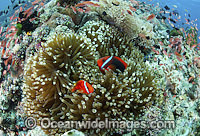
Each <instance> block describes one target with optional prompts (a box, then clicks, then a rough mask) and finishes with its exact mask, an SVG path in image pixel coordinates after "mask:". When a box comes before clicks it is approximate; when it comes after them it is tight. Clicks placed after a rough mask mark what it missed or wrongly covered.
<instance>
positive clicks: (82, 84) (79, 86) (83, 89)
mask: <svg viewBox="0 0 200 136" xmlns="http://www.w3.org/2000/svg"><path fill="white" fill-rule="evenodd" d="M76 90H78V91H79V92H80V93H85V94H89V93H93V92H94V88H93V87H92V85H91V84H89V83H88V82H86V81H84V80H79V81H78V82H77V83H76V84H75V86H74V88H73V89H72V92H74V91H76Z"/></svg>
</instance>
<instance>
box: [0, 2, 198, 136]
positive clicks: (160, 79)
mask: <svg viewBox="0 0 200 136" xmlns="http://www.w3.org/2000/svg"><path fill="white" fill-rule="evenodd" d="M24 4H25V3H24ZM24 4H22V3H21V4H20V5H21V6H20V7H19V9H17V10H16V11H15V13H14V14H13V15H12V17H10V19H7V20H6V21H7V22H8V20H10V22H9V23H10V24H3V25H2V26H1V27H0V35H1V37H0V39H1V41H0V47H1V50H0V51H1V54H0V55H1V58H0V98H1V99H0V129H1V130H0V133H2V135H6V134H8V135H43V136H45V135H63V136H64V135H94V136H95V135H99V136H100V135H123V134H127V133H129V132H130V133H129V134H128V135H139V136H142V135H166V136H167V135H172V134H174V135H199V128H200V123H199V120H200V116H199V115H200V106H199V104H200V99H199V98H200V96H199V94H200V57H199V56H200V52H199V49H200V44H198V42H197V40H198V29H197V27H196V26H195V25H194V26H190V27H188V28H185V29H184V28H177V24H175V23H174V22H176V20H178V21H179V19H180V16H179V15H178V14H177V13H176V12H173V11H170V10H169V11H165V10H164V9H163V8H160V6H159V5H154V6H152V5H149V4H148V3H145V2H139V1H135V0H130V1H124V0H94V1H80V0H74V1H72V0H50V1H49V0H48V1H46V2H45V1H38V0H36V1H34V2H29V4H30V5H31V7H29V6H30V5H29V4H28V3H27V5H24ZM168 13H169V16H167V15H168ZM172 16H173V17H172ZM151 17H152V18H151ZM166 21H168V22H166ZM186 21H187V19H186ZM191 22H192V23H194V22H193V21H191ZM187 23H189V22H187ZM192 23H191V24H192ZM15 24H16V25H15ZM178 27H179V26H178ZM105 56H117V57H119V58H121V59H122V60H123V61H124V62H125V63H126V64H127V68H125V70H124V71H123V72H122V71H120V70H118V69H117V70H116V71H112V68H111V69H110V70H108V71H107V70H106V71H105V72H103V73H102V72H101V71H100V69H99V67H98V65H97V60H99V59H100V58H103V57H105ZM79 80H84V81H86V82H88V83H89V84H91V86H92V87H93V88H94V92H92V93H90V94H84V93H81V92H79V91H77V90H76V91H74V92H72V91H71V90H72V88H74V86H75V83H77V81H79ZM22 97H23V99H22ZM27 117H34V118H35V119H36V120H37V125H38V126H37V127H36V128H35V129H33V130H29V128H28V127H27V126H25V125H24V124H25V123H26V122H25V123H24V119H25V118H27ZM43 118H48V119H50V120H51V121H63V122H65V121H95V120H99V121H105V120H106V119H108V120H110V121H135V120H145V121H158V120H173V121H174V122H175V124H176V128H174V129H162V130H158V129H155V128H145V129H137V130H132V129H130V128H126V127H125V128H110V129H106V128H103V129H100V128H96V129H92V128H86V127H87V126H86V127H80V126H79V127H77V126H69V127H63V128H54V127H49V128H42V126H41V124H40V121H41V120H42V119H43ZM26 127H27V128H26ZM74 129H77V130H74ZM3 133H4V134H3ZM45 133H46V134H45ZM83 133H84V134H83ZM0 135H1V134H0Z"/></svg>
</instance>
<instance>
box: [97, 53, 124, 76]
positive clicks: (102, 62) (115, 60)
mask: <svg viewBox="0 0 200 136" xmlns="http://www.w3.org/2000/svg"><path fill="white" fill-rule="evenodd" d="M97 64H98V66H99V69H100V70H101V72H102V73H104V69H105V70H109V69H111V70H113V71H114V72H116V69H119V70H120V71H121V72H124V70H125V69H126V67H127V64H126V63H125V62H124V61H123V60H122V59H121V58H119V57H116V56H106V57H103V58H100V59H98V60H97Z"/></svg>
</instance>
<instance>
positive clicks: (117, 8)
mask: <svg viewBox="0 0 200 136" xmlns="http://www.w3.org/2000/svg"><path fill="white" fill-rule="evenodd" d="M116 3H117V4H116ZM99 4H100V7H97V8H93V10H94V11H96V12H98V14H99V15H100V16H101V18H102V19H103V20H105V21H106V22H107V23H109V24H111V25H114V26H115V27H117V28H119V30H120V31H122V32H123V33H124V34H125V35H126V36H127V37H128V39H130V40H132V39H134V38H137V37H138V34H140V33H142V34H144V35H145V36H149V37H150V38H152V37H153V36H154V32H153V25H152V24H150V23H149V22H147V21H146V20H142V19H141V17H140V16H139V15H137V14H136V13H135V12H132V11H131V10H130V8H129V6H130V5H131V4H130V3H128V2H127V1H122V0H100V1H99ZM130 12H131V13H130Z"/></svg>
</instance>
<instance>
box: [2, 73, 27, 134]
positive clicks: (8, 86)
mask: <svg viewBox="0 0 200 136" xmlns="http://www.w3.org/2000/svg"><path fill="white" fill-rule="evenodd" d="M21 84H22V80H21V78H18V79H12V78H10V77H9V78H8V79H7V80H5V81H4V82H3V83H2V84H1V88H0V98H1V99H0V105H1V107H0V118H1V122H0V124H1V127H2V129H3V130H4V131H6V132H8V131H15V132H17V131H18V130H17V128H16V126H19V128H22V127H24V125H23V123H22V122H23V120H22V118H21V117H20V116H17V115H16V107H17V106H18V103H19V102H20V101H21V98H22V94H21V93H22V90H21V87H20V86H21ZM20 123H22V124H20Z"/></svg>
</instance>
